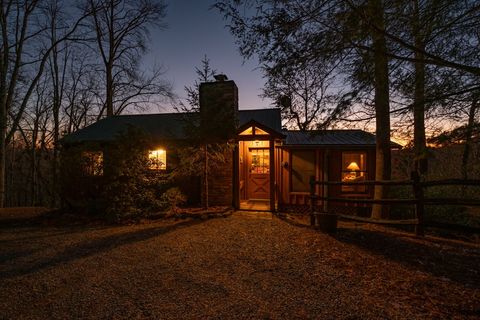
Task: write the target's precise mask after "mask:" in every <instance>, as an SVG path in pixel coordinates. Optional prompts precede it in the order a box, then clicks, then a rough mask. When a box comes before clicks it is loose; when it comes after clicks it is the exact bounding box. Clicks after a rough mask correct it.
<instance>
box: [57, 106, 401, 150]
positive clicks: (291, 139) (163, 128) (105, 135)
mask: <svg viewBox="0 0 480 320" xmlns="http://www.w3.org/2000/svg"><path fill="white" fill-rule="evenodd" d="M238 117H239V119H238V120H239V126H242V125H244V124H246V123H248V122H250V121H252V120H254V121H256V122H258V123H260V124H262V125H264V126H266V127H268V128H271V129H272V130H274V131H277V132H279V133H283V134H284V135H285V136H286V139H285V146H295V145H299V146H300V145H301V146H314V145H317V146H318V145H324V146H333V145H350V146H352V145H353V146H374V145H375V135H373V134H371V133H368V132H365V131H362V130H311V131H297V130H285V131H282V121H281V116H280V109H255V110H239V112H238ZM198 120H199V114H198V113H157V114H134V115H119V116H112V117H108V118H105V119H101V120H99V121H97V122H95V123H93V124H91V125H89V126H87V127H85V128H83V129H80V130H78V131H76V132H74V133H72V134H70V135H68V136H66V137H64V138H63V139H62V142H63V143H67V144H68V143H77V142H87V141H88V142H107V141H113V140H115V139H116V138H117V136H118V135H119V134H121V133H122V132H125V131H126V130H127V129H128V128H129V127H134V128H138V129H140V130H142V131H144V132H145V133H146V134H148V135H150V136H151V137H152V138H154V139H156V140H181V139H188V138H189V136H188V134H187V130H186V128H187V127H188V125H189V124H191V123H192V122H195V121H198ZM392 147H401V146H400V145H398V144H396V143H394V142H392Z"/></svg>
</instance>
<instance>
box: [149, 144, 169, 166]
mask: <svg viewBox="0 0 480 320" xmlns="http://www.w3.org/2000/svg"><path fill="white" fill-rule="evenodd" d="M148 160H150V169H151V170H166V169H167V151H166V150H165V149H157V150H150V151H149V152H148Z"/></svg>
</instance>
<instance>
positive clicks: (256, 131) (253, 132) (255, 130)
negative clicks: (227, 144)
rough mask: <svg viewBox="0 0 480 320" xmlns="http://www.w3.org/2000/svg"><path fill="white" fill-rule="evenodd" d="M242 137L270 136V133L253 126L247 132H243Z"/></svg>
mask: <svg viewBox="0 0 480 320" xmlns="http://www.w3.org/2000/svg"><path fill="white" fill-rule="evenodd" d="M240 135H241V136H252V135H268V132H266V131H264V130H262V129H260V128H258V127H255V126H252V127H249V128H247V129H245V130H243V131H242V132H240Z"/></svg>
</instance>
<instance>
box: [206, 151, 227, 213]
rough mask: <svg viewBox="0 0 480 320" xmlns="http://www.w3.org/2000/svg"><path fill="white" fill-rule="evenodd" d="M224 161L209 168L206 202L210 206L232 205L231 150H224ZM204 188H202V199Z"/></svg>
mask: <svg viewBox="0 0 480 320" xmlns="http://www.w3.org/2000/svg"><path fill="white" fill-rule="evenodd" d="M224 157H225V162H224V163H220V164H218V166H217V167H216V168H215V170H211V172H210V175H209V179H208V204H209V205H210V206H232V205H233V181H234V172H233V151H231V150H227V151H226V152H225V155H224ZM203 192H204V188H202V199H204V197H203Z"/></svg>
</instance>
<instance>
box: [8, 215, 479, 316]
mask: <svg viewBox="0 0 480 320" xmlns="http://www.w3.org/2000/svg"><path fill="white" fill-rule="evenodd" d="M21 213H22V210H21V209H19V210H17V211H16V212H13V213H12V212H11V213H10V214H9V215H6V214H4V215H3V216H1V215H0V216H1V218H0V288H1V290H0V318H1V319H4V318H10V319H19V318H24V319H30V318H32V319H46V318H57V319H66V318H125V319H131V318H162V319H184V318H228V319H232V318H261V319H269V318H275V319H279V318H284V319H291V318H320V319H385V318H390V319H398V318H400V319H428V318H432V319H439V318H445V319H455V318H457V319H469V318H470V319H478V318H480V274H479V265H480V248H479V245H478V244H472V243H470V244H468V243H464V242H459V241H453V240H446V239H439V238H433V237H427V238H426V239H416V238H415V237H413V236H410V235H408V234H404V233H398V232H392V231H391V230H384V229H382V228H366V227H363V226H358V225H352V224H341V228H340V229H339V231H338V234H337V235H336V236H329V235H325V234H322V233H319V232H318V231H315V230H312V229H310V228H307V227H305V226H302V225H301V224H299V223H296V222H292V221H290V220H287V221H285V220H282V219H279V218H277V217H274V216H272V215H271V214H267V213H264V214H252V213H234V214H233V215H231V216H229V217H225V218H215V219H193V220H190V219H182V220H178V221H174V220H169V221H156V222H149V223H143V224H136V225H130V226H104V225H101V224H96V225H95V224H88V225H85V224H78V223H75V224H68V223H65V221H62V222H56V223H55V222H52V221H50V220H45V219H40V218H38V219H31V218H28V217H27V216H28V215H22V214H21Z"/></svg>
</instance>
